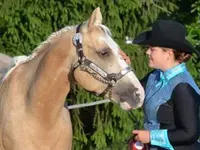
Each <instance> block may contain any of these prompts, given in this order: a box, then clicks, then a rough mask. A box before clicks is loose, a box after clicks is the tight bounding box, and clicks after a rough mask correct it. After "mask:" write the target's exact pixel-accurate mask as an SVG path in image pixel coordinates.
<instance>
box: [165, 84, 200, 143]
mask: <svg viewBox="0 0 200 150" xmlns="http://www.w3.org/2000/svg"><path fill="white" fill-rule="evenodd" d="M172 100H173V105H174V120H175V126H176V129H173V130H168V138H169V141H170V143H171V144H172V145H183V144H190V143H194V142H195V141H197V140H198V138H199V135H200V124H199V103H200V95H199V94H198V93H197V92H196V91H195V90H194V89H193V88H192V87H191V86H190V85H189V84H188V83H180V84H178V85H177V86H176V87H175V89H174V91H173V93H172Z"/></svg>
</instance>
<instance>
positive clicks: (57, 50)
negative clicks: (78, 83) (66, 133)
mask: <svg viewBox="0 0 200 150" xmlns="http://www.w3.org/2000/svg"><path fill="white" fill-rule="evenodd" d="M75 54H76V51H75V48H74V46H73V44H72V40H71V36H70V35H68V36H61V37H60V38H59V39H58V40H57V41H56V42H55V43H54V45H52V46H51V47H50V49H49V50H48V52H47V53H46V54H45V55H44V57H43V59H42V60H41V61H40V63H39V65H38V68H37V71H36V74H35V77H34V80H33V81H34V82H33V84H32V85H31V87H30V90H29V95H30V97H31V98H30V99H31V100H30V102H29V107H30V108H31V110H32V112H33V113H34V115H35V116H36V117H37V118H39V119H40V121H42V122H44V123H45V124H48V125H51V124H53V123H55V121H56V119H58V118H59V117H60V116H61V113H62V110H63V106H64V102H65V98H66V96H67V94H68V92H69V91H70V81H69V77H68V75H69V73H70V71H71V66H72V63H73V61H74V60H73V59H74V56H75Z"/></svg>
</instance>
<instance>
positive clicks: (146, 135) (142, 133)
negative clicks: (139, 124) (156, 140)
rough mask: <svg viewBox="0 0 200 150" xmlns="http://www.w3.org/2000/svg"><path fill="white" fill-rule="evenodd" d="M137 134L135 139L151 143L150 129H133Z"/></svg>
mask: <svg viewBox="0 0 200 150" xmlns="http://www.w3.org/2000/svg"><path fill="white" fill-rule="evenodd" d="M132 133H133V134H135V140H136V141H140V142H141V143H143V144H147V143H150V131H148V130H133V132H132Z"/></svg>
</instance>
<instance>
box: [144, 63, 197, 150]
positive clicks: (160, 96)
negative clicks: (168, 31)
mask: <svg viewBox="0 0 200 150" xmlns="http://www.w3.org/2000/svg"><path fill="white" fill-rule="evenodd" d="M179 83H188V84H190V85H191V86H192V87H193V88H194V89H195V90H196V92H197V93H199V94H200V90H199V88H198V86H197V85H196V83H195V82H194V80H193V78H192V76H191V75H190V73H189V72H188V70H187V68H186V66H185V63H181V64H179V65H177V66H175V67H173V68H171V69H169V70H167V71H165V72H163V71H161V70H155V71H154V72H153V73H151V74H150V75H149V77H148V81H147V84H146V89H145V94H146V97H145V100H144V128H145V129H147V130H152V131H153V130H155V131H154V132H152V134H154V135H151V137H156V135H155V134H160V133H161V132H162V131H160V132H159V129H160V124H159V122H158V121H157V112H158V109H159V107H160V105H162V104H164V103H166V102H167V101H168V100H170V99H171V95H172V91H173V89H174V88H175V87H176V86H177V85H178V84H179ZM164 134H165V138H167V137H166V135H167V134H166V132H163V135H164ZM157 137H158V136H157ZM166 141H168V139H166ZM157 145H158V146H159V144H157ZM161 145H162V143H161ZM168 146H169V144H168ZM169 149H170V148H169Z"/></svg>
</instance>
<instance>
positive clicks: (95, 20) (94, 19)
mask: <svg viewBox="0 0 200 150" xmlns="http://www.w3.org/2000/svg"><path fill="white" fill-rule="evenodd" d="M101 23H102V15H101V11H100V8H99V7H97V8H96V9H95V10H94V11H93V12H92V15H91V16H90V18H89V21H88V30H90V29H91V28H92V27H93V26H94V25H97V24H101Z"/></svg>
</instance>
